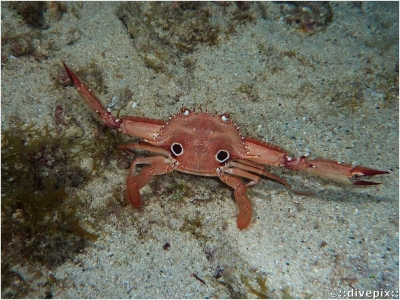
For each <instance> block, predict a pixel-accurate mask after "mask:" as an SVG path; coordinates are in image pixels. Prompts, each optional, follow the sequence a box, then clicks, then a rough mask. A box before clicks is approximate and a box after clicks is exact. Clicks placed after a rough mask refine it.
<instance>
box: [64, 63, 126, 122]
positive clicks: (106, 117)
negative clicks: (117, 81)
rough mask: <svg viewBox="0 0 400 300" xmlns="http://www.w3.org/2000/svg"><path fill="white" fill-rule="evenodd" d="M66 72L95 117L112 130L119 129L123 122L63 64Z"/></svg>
mask: <svg viewBox="0 0 400 300" xmlns="http://www.w3.org/2000/svg"><path fill="white" fill-rule="evenodd" d="M63 65H64V68H65V71H67V74H68V77H69V78H70V79H71V81H72V82H73V83H74V85H75V87H76V90H77V91H78V92H79V94H80V95H81V96H82V98H83V100H84V101H85V103H86V104H87V105H88V106H89V108H90V110H91V111H92V112H93V115H94V117H95V118H96V119H98V120H99V121H100V122H102V123H104V124H105V125H107V126H108V127H110V128H112V129H118V128H119V127H120V126H121V120H119V119H116V118H115V117H114V116H113V115H112V114H111V113H110V112H109V111H108V110H107V109H106V108H105V107H104V106H103V104H102V103H101V102H100V100H99V99H98V98H97V97H96V96H95V95H94V94H93V92H92V90H91V89H89V88H88V87H87V86H86V85H85V84H83V83H81V81H80V80H79V78H78V76H76V75H75V74H74V72H72V71H71V70H70V68H68V67H67V65H66V64H65V63H64V62H63Z"/></svg>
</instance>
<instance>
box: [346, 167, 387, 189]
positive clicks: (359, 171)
mask: <svg viewBox="0 0 400 300" xmlns="http://www.w3.org/2000/svg"><path fill="white" fill-rule="evenodd" d="M350 174H351V176H350V177H351V178H353V179H357V178H358V177H361V176H374V175H383V174H389V172H387V171H380V170H375V169H371V168H367V167H363V166H355V167H354V168H352V169H351V170H350ZM353 184H354V185H378V184H380V183H379V182H373V181H365V180H356V181H354V182H353Z"/></svg>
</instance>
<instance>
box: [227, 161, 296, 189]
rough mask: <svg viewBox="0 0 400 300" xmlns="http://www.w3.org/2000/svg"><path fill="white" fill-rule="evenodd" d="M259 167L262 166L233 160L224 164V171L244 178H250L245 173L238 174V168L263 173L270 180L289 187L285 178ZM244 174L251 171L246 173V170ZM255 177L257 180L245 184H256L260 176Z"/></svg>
mask: <svg viewBox="0 0 400 300" xmlns="http://www.w3.org/2000/svg"><path fill="white" fill-rule="evenodd" d="M259 167H263V166H258V165H256V164H254V165H251V166H250V165H248V163H247V164H244V163H239V162H235V161H230V162H228V163H227V164H226V165H225V172H227V173H230V174H233V175H238V176H241V177H246V178H249V179H251V178H250V177H248V176H246V175H240V174H239V170H240V169H241V170H240V171H242V170H247V171H250V172H254V173H257V174H260V175H263V176H265V177H268V178H271V179H272V180H275V181H277V182H280V183H282V184H283V185H284V186H286V187H287V188H288V189H290V185H289V183H287V181H286V180H284V179H283V178H280V177H279V176H276V175H274V174H271V173H269V172H266V171H264V170H262V169H259ZM237 168H239V169H237ZM246 174H250V175H252V174H251V173H248V172H246ZM253 176H254V175H253ZM257 178H258V181H257V182H255V183H253V184H251V183H252V181H251V182H249V183H248V184H246V186H247V187H249V186H252V185H254V184H257V183H258V182H259V181H260V178H259V177H258V176H257Z"/></svg>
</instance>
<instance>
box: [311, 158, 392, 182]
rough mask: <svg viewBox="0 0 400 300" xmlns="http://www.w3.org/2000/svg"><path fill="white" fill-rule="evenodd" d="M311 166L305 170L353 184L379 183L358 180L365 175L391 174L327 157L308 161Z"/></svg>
mask: <svg viewBox="0 0 400 300" xmlns="http://www.w3.org/2000/svg"><path fill="white" fill-rule="evenodd" d="M308 164H309V167H308V168H307V169H306V170H305V171H307V172H309V173H313V174H316V175H319V176H322V177H326V178H329V179H332V180H334V181H337V182H348V183H349V182H350V183H352V184H353V185H378V184H380V183H378V182H372V181H366V180H358V179H360V178H361V177H364V176H374V175H382V174H389V172H386V171H381V170H376V169H372V168H367V167H363V166H354V167H353V166H352V165H351V164H346V163H339V162H335V161H331V160H326V159H316V160H310V161H308Z"/></svg>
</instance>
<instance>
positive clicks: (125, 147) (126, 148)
mask: <svg viewBox="0 0 400 300" xmlns="http://www.w3.org/2000/svg"><path fill="white" fill-rule="evenodd" d="M118 149H120V150H122V151H125V152H126V153H128V154H131V153H132V152H133V150H134V149H139V150H145V151H149V152H152V153H156V154H160V155H162V156H165V157H169V155H170V152H169V151H168V150H167V149H164V148H161V147H156V146H152V145H148V144H144V143H140V142H139V144H126V145H118Z"/></svg>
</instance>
